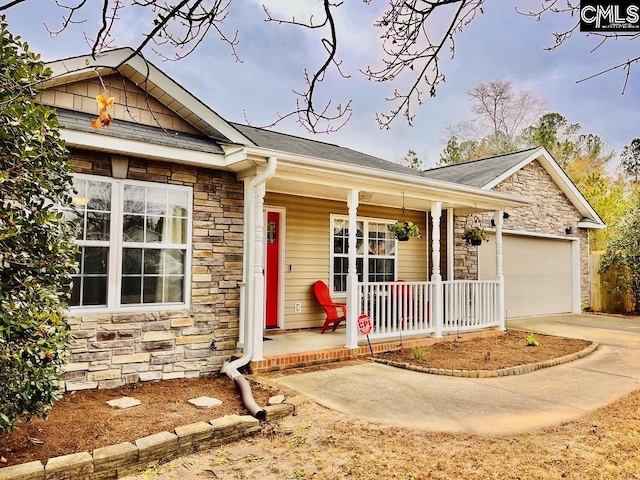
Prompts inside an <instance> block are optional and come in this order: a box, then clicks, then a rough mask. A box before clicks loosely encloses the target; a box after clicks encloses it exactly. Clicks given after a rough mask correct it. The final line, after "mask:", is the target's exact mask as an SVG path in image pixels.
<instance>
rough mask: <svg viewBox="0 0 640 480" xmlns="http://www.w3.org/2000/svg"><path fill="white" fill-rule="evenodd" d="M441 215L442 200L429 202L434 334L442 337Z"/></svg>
mask: <svg viewBox="0 0 640 480" xmlns="http://www.w3.org/2000/svg"><path fill="white" fill-rule="evenodd" d="M441 216H442V202H434V203H432V204H431V223H432V230H431V281H432V282H433V283H434V284H435V285H434V287H435V288H434V298H433V299H432V301H433V321H434V322H435V336H436V338H440V337H442V313H443V308H442V307H443V305H442V303H443V295H442V275H441V274H440V217H441Z"/></svg>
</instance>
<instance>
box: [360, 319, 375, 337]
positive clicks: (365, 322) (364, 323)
mask: <svg viewBox="0 0 640 480" xmlns="http://www.w3.org/2000/svg"><path fill="white" fill-rule="evenodd" d="M372 328H373V326H372V325H371V319H370V318H369V316H368V315H365V314H362V315H360V316H359V317H358V330H360V332H361V333H362V334H363V335H369V333H371V329H372Z"/></svg>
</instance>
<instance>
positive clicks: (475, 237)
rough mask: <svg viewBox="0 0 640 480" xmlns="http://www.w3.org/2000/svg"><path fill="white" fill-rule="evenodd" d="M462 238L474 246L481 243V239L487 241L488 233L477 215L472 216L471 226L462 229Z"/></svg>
mask: <svg viewBox="0 0 640 480" xmlns="http://www.w3.org/2000/svg"><path fill="white" fill-rule="evenodd" d="M462 239H463V240H464V241H465V242H466V244H467V245H473V246H474V247H478V246H480V245H482V242H483V241H489V235H488V234H487V232H486V230H485V229H484V228H482V226H481V225H480V219H479V218H478V217H477V216H474V217H473V222H472V223H471V226H470V227H466V228H465V229H464V233H463V234H462Z"/></svg>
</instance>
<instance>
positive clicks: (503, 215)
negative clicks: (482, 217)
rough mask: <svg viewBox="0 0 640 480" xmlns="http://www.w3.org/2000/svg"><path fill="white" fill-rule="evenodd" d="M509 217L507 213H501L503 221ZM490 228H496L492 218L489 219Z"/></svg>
mask: <svg viewBox="0 0 640 480" xmlns="http://www.w3.org/2000/svg"><path fill="white" fill-rule="evenodd" d="M509 216H510V215H509V214H508V213H507V212H502V218H504V219H505V220H506V219H507V218H509ZM491 226H492V227H495V226H496V221H495V220H494V219H493V218H492V219H491Z"/></svg>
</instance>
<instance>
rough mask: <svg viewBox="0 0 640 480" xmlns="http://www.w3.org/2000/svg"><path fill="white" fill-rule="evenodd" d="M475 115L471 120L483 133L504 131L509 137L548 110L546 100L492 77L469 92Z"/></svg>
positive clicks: (517, 133)
mask: <svg viewBox="0 0 640 480" xmlns="http://www.w3.org/2000/svg"><path fill="white" fill-rule="evenodd" d="M467 95H468V96H469V97H470V98H471V101H472V103H473V107H472V111H473V113H475V114H476V118H475V119H474V120H473V121H472V123H473V124H475V129H476V131H480V132H483V136H486V135H493V134H497V133H502V134H503V135H504V136H506V137H507V138H509V139H513V138H515V137H516V136H517V135H519V134H520V132H522V130H523V129H524V128H526V127H528V126H530V125H532V124H533V123H534V122H535V121H536V120H537V119H538V117H540V115H541V114H542V113H543V112H544V110H545V107H546V105H545V102H544V101H542V100H540V99H539V98H536V96H535V95H534V94H533V93H531V92H529V91H527V90H520V91H518V92H515V91H514V90H513V84H512V82H505V81H501V80H493V81H490V82H486V83H481V84H480V85H477V86H475V87H474V88H472V89H471V90H469V91H468V92H467Z"/></svg>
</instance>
